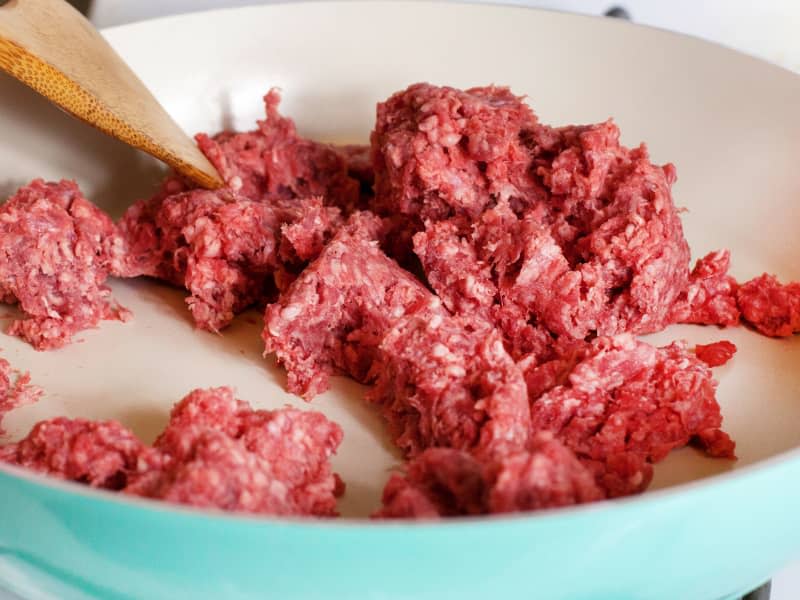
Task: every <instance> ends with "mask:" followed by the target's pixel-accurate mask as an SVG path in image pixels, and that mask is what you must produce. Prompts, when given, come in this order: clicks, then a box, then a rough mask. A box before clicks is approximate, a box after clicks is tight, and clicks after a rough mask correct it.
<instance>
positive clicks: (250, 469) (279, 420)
mask: <svg viewBox="0 0 800 600" xmlns="http://www.w3.org/2000/svg"><path fill="white" fill-rule="evenodd" d="M341 439H342V431H341V429H340V428H339V426H338V425H336V424H335V423H332V422H331V421H328V420H327V419H326V418H325V417H324V416H323V415H321V414H319V413H314V412H305V411H299V410H296V409H290V408H284V409H281V410H275V411H266V410H252V409H251V408H250V407H249V406H248V405H247V404H246V403H244V402H242V401H240V400H237V399H236V398H234V395H233V391H232V390H231V389H230V388H213V389H208V390H195V391H193V392H192V393H191V394H189V395H188V396H186V397H185V398H184V399H183V400H181V402H179V403H178V404H177V405H176V406H175V407H174V408H173V411H172V414H171V417H170V422H169V424H168V425H167V428H166V429H165V431H164V432H163V433H162V434H161V436H160V437H159V438H158V439H157V440H156V442H155V444H154V445H153V447H148V446H145V445H144V444H142V442H140V441H139V440H138V439H137V438H136V437H135V436H134V435H133V434H132V433H131V432H130V431H128V430H127V429H125V428H124V427H122V426H121V425H120V424H119V423H116V422H114V421H106V422H92V421H86V420H83V419H74V420H70V419H66V418H63V417H62V418H57V419H53V420H50V421H44V422H42V423H39V424H37V425H36V426H35V427H34V428H33V430H32V431H31V433H30V434H29V435H28V437H26V438H25V439H23V440H22V441H20V442H18V443H16V444H10V445H7V446H4V447H2V448H0V459H2V460H4V461H6V462H10V463H13V464H17V465H21V466H24V467H27V468H30V469H33V470H36V471H39V472H44V473H48V474H50V475H54V476H57V477H61V478H63V479H68V480H72V481H78V482H82V483H87V484H89V485H92V486H95V487H103V488H107V489H113V490H121V491H122V492H124V493H129V494H135V495H140V496H146V497H150V498H157V499H163V500H167V501H170V502H177V503H181V504H189V505H192V506H200V507H209V508H218V509H222V510H231V511H245V512H254V513H264V514H277V515H317V516H334V515H335V514H336V494H341V492H342V491H343V490H342V488H341V482H340V480H339V479H338V478H337V477H336V476H335V475H334V474H333V473H332V472H331V468H330V462H329V459H330V456H331V455H332V454H333V453H334V452H335V451H336V448H337V447H338V446H339V443H340V442H341Z"/></svg>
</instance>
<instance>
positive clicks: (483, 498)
mask: <svg viewBox="0 0 800 600" xmlns="http://www.w3.org/2000/svg"><path fill="white" fill-rule="evenodd" d="M603 497H605V496H604V494H603V492H602V490H601V489H600V488H599V487H598V486H597V484H596V483H595V479H594V476H593V475H592V472H591V471H590V470H589V469H587V468H586V467H585V466H584V465H583V464H581V462H580V461H578V460H577V459H576V458H575V455H574V454H573V453H572V452H571V451H570V450H568V449H567V448H565V447H564V446H563V445H562V444H561V443H560V442H558V441H557V440H556V439H554V438H553V436H552V435H550V434H548V433H540V434H537V435H536V436H534V438H533V439H532V441H531V444H530V447H529V448H528V449H527V450H523V451H517V452H514V453H511V454H508V455H506V456H504V457H502V458H500V459H499V460H498V461H496V462H492V463H488V464H487V463H485V462H481V461H479V460H477V459H476V458H474V457H473V456H472V455H470V454H468V453H467V452H464V451H461V450H456V449H452V448H431V449H429V450H426V451H425V452H423V453H422V454H420V455H419V456H417V457H416V458H414V459H412V460H411V461H410V462H409V463H408V465H407V467H406V469H405V474H404V475H393V476H392V478H391V479H390V480H389V482H388V483H387V484H386V487H385V488H384V492H383V499H382V502H383V506H382V508H381V509H380V510H379V511H378V512H376V513H375V515H374V516H375V517H378V518H436V517H448V516H461V515H480V514H487V513H507V512H519V511H529V510H541V509H545V508H556V507H559V506H569V505H572V504H582V503H584V502H591V501H594V500H600V499H602V498H603Z"/></svg>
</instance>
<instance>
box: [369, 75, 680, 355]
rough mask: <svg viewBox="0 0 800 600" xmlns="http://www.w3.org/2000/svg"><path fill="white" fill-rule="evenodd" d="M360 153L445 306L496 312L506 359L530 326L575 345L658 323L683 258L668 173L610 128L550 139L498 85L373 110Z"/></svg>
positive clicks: (422, 95) (663, 319)
mask: <svg viewBox="0 0 800 600" xmlns="http://www.w3.org/2000/svg"><path fill="white" fill-rule="evenodd" d="M372 144H373V157H374V165H375V177H376V184H375V185H376V198H375V207H376V209H377V210H378V211H381V212H382V214H388V215H392V216H393V217H395V218H396V217H398V216H403V217H406V218H407V219H412V220H410V221H408V223H407V226H411V227H414V228H415V229H417V230H418V231H419V233H417V235H416V236H415V237H414V250H415V252H416V253H417V255H418V256H419V258H420V260H421V262H422V265H423V269H424V271H425V274H426V276H427V278H428V281H429V283H430V284H431V286H432V287H433V288H434V290H435V291H436V292H437V294H438V295H439V296H440V297H441V298H442V300H443V302H444V303H445V305H446V306H447V307H448V308H450V309H451V310H454V311H456V312H460V311H464V312H465V313H468V314H473V313H474V312H476V311H477V312H478V313H480V314H484V313H492V312H494V313H499V314H496V315H495V322H496V323H497V324H498V325H499V326H500V327H501V329H502V330H503V331H504V333H505V334H506V336H507V338H509V339H508V343H509V344H510V347H511V348H512V351H514V353H515V354H523V353H526V352H530V351H531V349H530V348H526V347H525V339H521V340H520V339H517V338H518V336H520V335H521V336H523V338H524V336H527V335H529V333H528V332H526V331H525V328H526V326H527V325H528V324H530V323H532V322H533V323H536V324H538V325H539V326H540V327H544V328H545V329H546V330H547V331H549V332H551V333H552V334H554V335H558V336H561V335H567V336H570V337H571V338H573V339H584V338H586V337H588V336H592V335H595V334H599V335H613V334H616V333H620V332H625V331H631V332H634V333H646V332H652V331H657V330H660V329H662V328H663V327H664V326H665V325H666V324H668V323H669V322H670V314H669V313H670V309H671V307H672V305H673V304H674V303H675V301H676V299H677V297H678V294H679V293H680V292H682V291H684V290H685V289H686V287H687V284H688V260H689V250H688V246H687V244H686V241H685V239H684V237H683V230H682V228H681V223H680V219H679V217H678V212H677V210H676V208H675V206H674V204H673V202H672V198H671V194H670V188H671V185H672V183H673V182H674V180H675V169H674V168H673V167H672V165H667V166H665V167H658V166H655V165H653V164H652V163H651V162H650V161H649V158H648V154H647V150H646V148H645V147H644V146H640V147H638V148H634V149H628V148H626V147H624V146H621V145H620V143H619V130H618V129H617V127H616V125H614V124H613V123H612V122H610V121H608V122H605V123H600V124H598V125H589V126H569V127H564V128H561V129H552V128H549V127H546V126H543V125H541V124H539V123H537V122H536V119H535V117H534V116H533V113H532V112H531V111H530V109H529V108H528V107H527V106H526V105H525V104H524V103H523V102H522V100H521V99H519V98H516V97H514V96H513V95H511V94H510V92H508V90H506V89H504V88H494V87H492V88H475V89H472V90H468V91H466V92H459V91H457V90H453V89H451V88H436V87H433V86H430V85H415V86H411V87H410V88H409V89H407V90H406V91H404V92H400V93H398V94H395V95H394V96H392V97H391V98H390V99H389V100H388V101H386V102H385V103H383V104H381V105H379V107H378V122H377V124H376V128H375V131H374V132H373V136H372ZM414 219H415V220H414Z"/></svg>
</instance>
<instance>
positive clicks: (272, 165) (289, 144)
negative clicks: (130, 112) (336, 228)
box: [196, 89, 367, 212]
mask: <svg viewBox="0 0 800 600" xmlns="http://www.w3.org/2000/svg"><path fill="white" fill-rule="evenodd" d="M280 99H281V98H280V93H279V92H278V91H277V90H276V89H272V90H270V91H269V93H267V95H266V96H264V103H265V105H266V112H267V118H266V119H265V120H263V121H258V129H256V130H255V131H249V132H246V133H235V132H229V131H226V132H222V133H219V134H217V135H215V136H213V137H210V136H208V135H206V134H202V133H201V134H199V135H197V136H196V139H197V144H198V145H199V146H200V149H201V150H202V151H203V153H204V154H205V155H206V156H207V157H208V159H209V160H210V161H211V163H212V164H213V165H214V166H215V167H216V168H217V171H219V173H220V175H221V176H222V178H223V179H224V181H225V183H226V184H227V185H228V186H229V187H230V188H231V189H232V190H233V191H235V192H238V193H239V194H241V195H242V196H244V197H246V198H250V199H251V200H262V201H274V200H290V199H294V198H310V197H322V198H323V199H324V201H325V203H326V204H329V205H332V206H338V207H340V208H342V209H343V210H345V211H346V212H350V211H351V210H352V209H353V208H354V207H355V206H356V205H357V204H358V201H359V192H360V183H359V181H358V180H356V179H355V178H353V177H351V176H350V175H349V174H348V171H349V159H350V158H351V157H352V159H353V162H354V163H355V165H354V170H355V171H356V172H357V173H360V174H362V175H364V176H367V175H366V169H365V168H364V164H363V158H362V156H363V155H362V154H361V153H360V152H356V151H355V150H353V149H351V150H348V151H344V152H342V151H340V150H338V149H337V148H335V147H334V146H330V145H328V144H321V143H319V142H314V141H311V140H307V139H304V138H302V137H300V136H299V135H297V129H296V128H295V124H294V122H293V121H292V120H291V119H288V118H286V117H283V116H281V114H280V113H279V112H278V104H279V103H280Z"/></svg>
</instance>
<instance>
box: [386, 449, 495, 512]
mask: <svg viewBox="0 0 800 600" xmlns="http://www.w3.org/2000/svg"><path fill="white" fill-rule="evenodd" d="M486 494H487V473H486V469H485V467H484V466H483V465H482V464H481V463H480V462H479V461H478V460H477V459H475V458H474V457H473V456H472V455H471V454H469V453H467V452H464V451H461V450H456V449H453V448H430V449H428V450H426V451H425V452H423V453H422V454H420V455H418V456H417V457H416V458H414V459H413V460H411V461H410V462H409V463H408V464H407V465H406V469H405V476H401V475H398V474H395V475H392V477H391V478H390V479H389V481H388V483H387V484H386V487H385V488H384V490H383V499H382V504H383V506H382V508H381V509H380V510H378V511H377V512H375V513H374V514H373V517H374V518H381V519H423V518H436V517H452V516H459V515H478V514H483V513H484V512H485V511H486Z"/></svg>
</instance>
